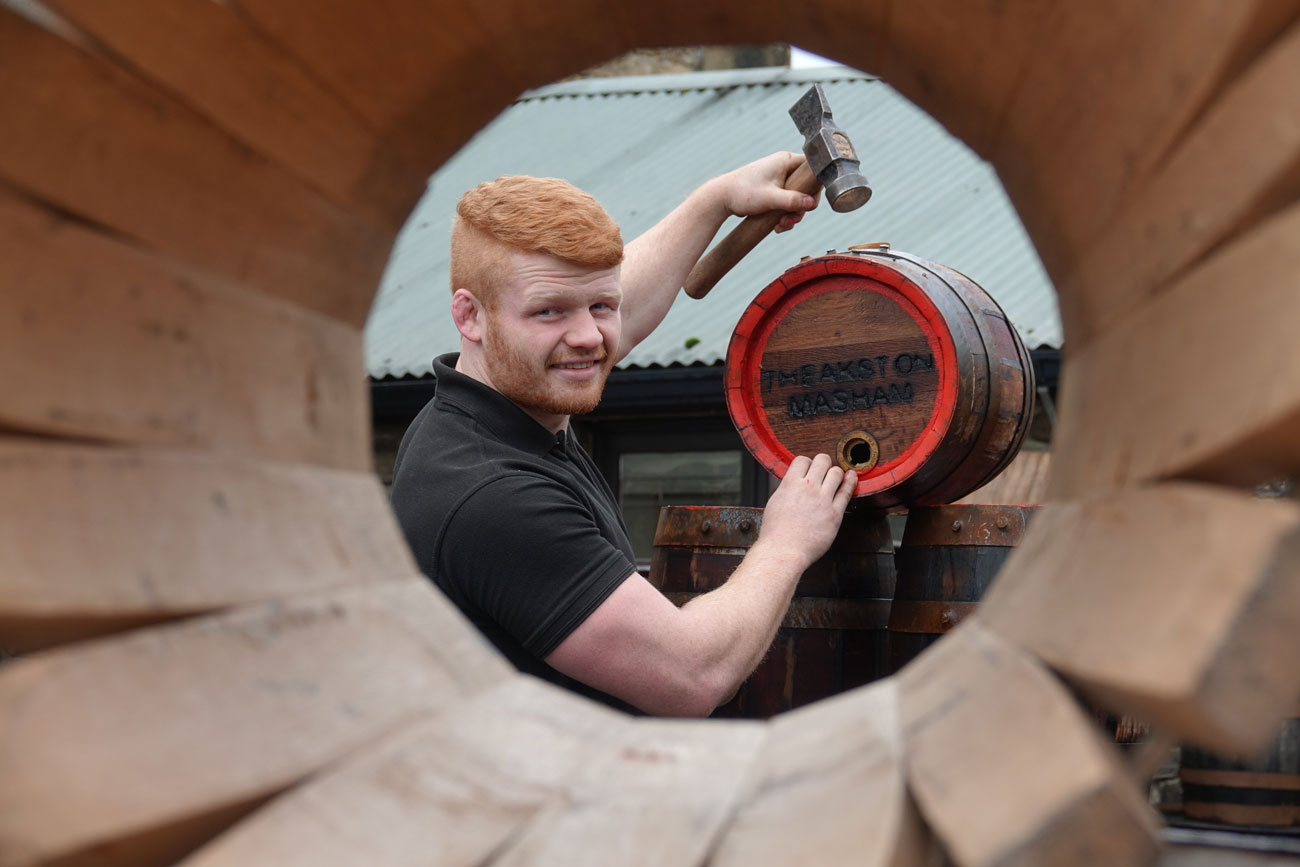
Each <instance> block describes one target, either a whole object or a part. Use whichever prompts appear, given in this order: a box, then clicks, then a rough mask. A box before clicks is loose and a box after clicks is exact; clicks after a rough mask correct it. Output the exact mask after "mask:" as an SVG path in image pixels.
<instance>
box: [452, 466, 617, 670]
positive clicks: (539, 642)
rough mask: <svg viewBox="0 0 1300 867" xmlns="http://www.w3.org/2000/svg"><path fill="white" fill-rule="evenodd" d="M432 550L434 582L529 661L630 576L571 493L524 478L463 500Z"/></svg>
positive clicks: (502, 481) (544, 652) (545, 652)
mask: <svg viewBox="0 0 1300 867" xmlns="http://www.w3.org/2000/svg"><path fill="white" fill-rule="evenodd" d="M441 551H442V554H441V557H440V558H439V559H440V560H441V563H440V565H441V568H442V570H443V575H442V578H443V580H444V581H446V582H449V583H451V584H453V585H454V586H455V587H456V589H457V591H458V592H459V593H460V594H462V595H463V597H464V598H465V599H467V600H468V601H470V602H471V603H472V604H473V605H474V606H476V607H477V608H478V609H479V610H480V611H482V612H483V614H484V615H486V616H487V617H489V618H490V619H492V620H494V621H495V622H496V623H497V624H498V625H500V626H501V627H502V628H503V629H505V630H506V631H507V632H509V633H510V634H511V635H512V636H513V637H514V638H515V639H516V640H517V641H519V642H520V644H522V645H523V646H524V648H525V649H526V650H527V651H528V652H529V653H532V654H533V655H535V656H536V657H538V658H539V659H541V658H544V657H546V656H547V655H548V654H550V652H551V651H552V650H554V649H555V648H556V647H558V646H559V645H560V643H561V642H562V641H564V639H565V638H567V637H568V636H569V634H570V633H571V632H573V630H575V629H577V628H578V626H579V625H580V624H581V623H582V622H583V621H584V620H586V619H587V617H588V616H589V615H590V614H591V612H593V611H595V610H596V608H597V607H599V605H600V604H601V603H602V602H604V601H605V599H606V598H608V597H609V595H610V594H611V593H613V592H614V590H615V588H617V587H618V586H619V585H620V584H621V583H622V582H623V581H624V580H625V579H626V578H627V577H628V576H629V575H631V574H632V572H634V571H635V568H636V567H635V566H634V565H633V564H632V563H631V562H629V561H628V559H627V556H626V555H625V554H624V553H623V552H622V551H620V550H619V549H618V548H617V547H616V546H615V545H614V544H612V543H611V542H610V541H609V540H608V539H606V538H605V537H604V536H603V535H602V534H601V531H600V527H599V525H598V524H597V523H596V518H595V516H594V515H593V514H592V510H591V508H590V507H589V506H588V505H587V504H586V502H585V501H584V500H583V498H582V496H581V495H580V494H579V493H577V492H576V491H573V490H571V489H569V488H568V487H566V486H565V485H563V484H561V483H560V482H558V481H555V480H553V479H548V478H545V477H541V476H534V475H530V474H527V473H518V474H514V475H510V476H505V477H501V478H498V479H494V480H492V481H490V482H487V483H486V484H484V485H483V486H481V487H479V488H477V489H475V490H474V491H473V492H472V493H471V494H469V496H467V497H466V499H465V500H464V501H463V502H462V503H461V505H460V506H459V507H458V508H457V509H456V511H455V512H454V513H453V514H452V516H451V517H450V518H449V519H448V523H447V527H446V530H445V535H444V537H443V541H442V545H441Z"/></svg>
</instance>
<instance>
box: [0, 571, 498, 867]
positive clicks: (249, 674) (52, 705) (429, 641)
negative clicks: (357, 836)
mask: <svg viewBox="0 0 1300 867" xmlns="http://www.w3.org/2000/svg"><path fill="white" fill-rule="evenodd" d="M512 671H513V669H512V668H511V667H510V666H509V665H508V664H507V663H506V662H505V661H504V660H503V659H502V658H501V657H499V656H498V655H497V654H496V653H495V651H493V650H491V649H490V648H489V647H488V645H487V643H486V641H485V640H484V639H483V638H482V637H481V636H480V635H479V634H478V633H477V632H475V631H474V630H473V629H472V627H470V626H469V624H468V623H466V622H465V621H464V620H463V618H461V617H459V616H458V615H456V614H455V613H454V612H453V611H452V610H451V609H450V607H449V605H448V603H447V602H446V601H445V600H444V599H442V598H441V597H440V596H438V595H437V594H436V593H435V591H434V590H433V589H432V588H431V587H430V586H429V584H428V582H427V580H426V579H424V578H423V577H418V576H417V577H414V578H410V579H408V580H406V581H401V582H392V583H383V584H378V585H376V586H374V587H369V588H363V589H354V590H345V591H336V592H332V593H327V594H319V595H316V596H313V597H299V598H296V599H292V600H282V601H277V602H273V603H262V604H258V605H253V606H248V607H246V608H243V609H239V610H236V611H233V612H231V613H228V614H222V615H218V616H212V617H205V618H198V619H195V620H192V621H188V622H184V623H180V624H175V625H169V626H162V627H155V628H152V629H143V630H139V631H137V632H135V633H132V634H129V635H126V636H124V637H119V638H110V639H104V640H102V641H99V642H95V643H91V644H86V645H74V646H72V647H70V648H67V649H62V650H56V651H51V652H47V653H42V654H36V655H33V656H30V657H26V658H22V659H19V660H16V661H11V662H8V663H6V664H5V665H4V666H3V667H0V730H3V731H4V732H5V737H4V739H3V742H2V743H0V765H2V766H3V767H4V768H5V785H4V786H3V787H0V839H2V840H4V841H5V846H4V859H3V860H4V863H6V864H13V865H27V864H41V863H46V862H48V861H54V860H56V859H61V858H66V859H69V860H70V861H72V860H73V859H77V858H80V859H83V860H85V861H87V862H93V863H96V864H131V865H147V864H164V863H171V862H172V861H173V860H174V859H175V858H176V857H177V856H178V855H181V854H183V853H184V852H185V851H186V849H187V848H192V847H193V846H195V845H197V844H199V843H201V842H203V839H204V838H205V836H211V835H212V834H214V833H216V832H217V831H218V830H220V827H221V825H222V824H223V823H224V824H229V823H230V822H233V821H234V820H235V819H236V818H237V817H238V815H239V814H240V813H241V812H246V811H247V810H249V809H251V808H253V807H254V806H256V805H257V804H259V803H260V802H262V801H263V800H265V799H266V798H267V797H269V796H271V795H274V794H275V793H277V792H279V791H282V790H283V789H285V788H286V787H288V786H291V785H293V784H295V783H297V782H299V781H300V780H302V779H304V778H305V777H307V776H308V775H310V774H312V773H314V772H316V771H317V770H320V769H321V768H323V767H325V766H326V765H327V764H329V763H330V762H333V761H335V760H338V759H340V758H341V757H343V756H345V755H347V754H348V753H349V752H351V751H353V750H356V749H358V748H359V747H362V746H364V745H365V744H366V743H367V742H369V741H371V740H373V739H375V738H377V737H379V736H381V735H383V734H384V733H385V732H387V731H389V730H392V729H394V728H395V727H397V726H399V725H401V724H403V723H406V722H409V721H410V720H411V719H413V718H414V717H417V716H419V715H422V714H432V713H437V712H438V711H439V710H441V709H442V708H444V706H449V705H454V704H455V703H457V702H459V701H461V700H463V698H464V697H465V696H467V695H469V694H472V693H474V692H477V691H481V690H484V689H486V688H488V687H490V686H492V685H493V684H495V683H498V682H500V681H502V680H505V679H507V678H508V677H510V676H512ZM178 827H180V828H181V832H180V833H177V832H176V829H177V828H178Z"/></svg>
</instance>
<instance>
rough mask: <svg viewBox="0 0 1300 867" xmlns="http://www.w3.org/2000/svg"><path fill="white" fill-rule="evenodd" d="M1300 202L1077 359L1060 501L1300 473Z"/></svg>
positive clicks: (1068, 394) (1057, 488)
mask: <svg viewBox="0 0 1300 867" xmlns="http://www.w3.org/2000/svg"><path fill="white" fill-rule="evenodd" d="M1297 233H1300V206H1298V205H1293V206H1291V207H1290V208H1289V209H1288V210H1286V211H1284V212H1282V213H1280V214H1278V215H1277V216H1275V217H1273V218H1271V219H1270V220H1268V221H1266V222H1265V223H1263V224H1261V225H1260V226H1258V227H1257V228H1255V229H1254V230H1253V231H1251V232H1250V233H1249V234H1248V235H1246V236H1244V237H1242V238H1240V239H1238V240H1236V241H1234V242H1233V243H1232V244H1230V245H1228V246H1226V247H1225V248H1223V249H1222V250H1221V251H1219V252H1218V253H1216V254H1215V255H1214V256H1213V257H1212V258H1210V259H1209V260H1207V261H1206V262H1204V263H1202V264H1201V265H1199V266H1198V267H1197V268H1196V269H1195V270H1193V271H1191V272H1190V273H1188V274H1187V275H1185V276H1184V277H1183V278H1182V279H1180V280H1179V281H1178V283H1177V285H1175V286H1172V287H1170V288H1169V289H1168V290H1167V291H1165V292H1163V293H1161V294H1160V295H1158V296H1157V297H1155V298H1152V299H1150V300H1148V301H1147V302H1145V303H1144V304H1142V305H1141V306H1140V307H1139V308H1138V309H1136V310H1134V311H1133V312H1132V313H1131V314H1130V315H1128V316H1126V317H1125V318H1124V320H1123V321H1122V322H1119V323H1117V324H1116V325H1115V326H1114V327H1113V328H1111V329H1109V330H1108V331H1107V332H1106V333H1105V334H1104V335H1103V336H1101V337H1099V338H1098V339H1097V340H1095V341H1094V342H1093V343H1092V344H1091V345H1089V346H1087V347H1085V349H1084V350H1083V351H1082V352H1080V353H1079V354H1077V355H1072V356H1071V357H1070V361H1069V374H1068V376H1066V377H1065V378H1064V379H1063V382H1062V390H1061V398H1060V403H1059V423H1058V425H1057V429H1056V441H1055V443H1054V457H1053V462H1052V481H1051V485H1050V487H1049V492H1048V493H1049V496H1050V497H1051V498H1052V499H1072V498H1077V497H1081V496H1085V495H1086V494H1088V493H1089V492H1093V491H1103V490H1109V489H1115V488H1120V487H1125V486H1131V485H1134V484H1138V483H1141V482H1143V481H1148V480H1152V479H1159V478H1166V477H1181V478H1196V479H1204V480H1207V481H1215V482H1221V483H1228V484H1234V485H1241V486H1254V485H1256V484H1259V483H1261V482H1265V481H1268V480H1271V479H1273V478H1274V477H1277V476H1285V475H1293V474H1295V473H1296V472H1297V471H1300V341H1298V340H1296V337H1295V323H1296V322H1297V321H1300V244H1297V243H1296V241H1295V239H1296V237H1297Z"/></svg>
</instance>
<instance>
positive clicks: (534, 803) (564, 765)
mask: <svg viewBox="0 0 1300 867" xmlns="http://www.w3.org/2000/svg"><path fill="white" fill-rule="evenodd" d="M630 722H631V720H630V718H629V717H626V716H625V715H623V714H619V713H617V712H615V711H612V710H610V709H608V708H605V707H603V706H601V705H597V704H595V703H593V702H589V701H585V700H583V699H581V698H579V697H577V696H574V695H573V694H572V693H568V692H566V691H564V690H562V689H560V688H558V687H552V686H550V685H549V684H545V683H543V682H541V681H538V680H535V679H533V678H528V677H517V678H511V679H510V680H507V681H505V682H503V683H502V684H500V685H499V686H496V687H493V688H492V689H489V690H487V691H485V692H483V693H480V694H478V695H475V696H473V697H472V698H469V699H468V700H466V701H464V702H462V703H460V704H457V705H455V706H453V707H450V708H448V709H447V710H446V711H445V712H443V713H441V714H439V715H438V716H436V717H432V718H428V719H421V720H418V721H416V722H414V723H412V724H410V725H409V726H406V727H404V728H402V729H400V730H398V731H396V732H394V733H393V734H392V735H390V736H388V737H385V738H384V739H383V740H382V741H380V742H379V743H376V744H375V745H374V746H373V747H370V748H368V749H366V750H365V751H364V752H361V753H359V754H358V755H356V756H355V757H352V758H349V759H348V760H347V761H345V762H341V763H340V764H339V765H338V766H337V767H335V768H331V769H330V770H327V771H325V772H324V773H321V774H319V775H318V776H317V777H315V778H314V779H312V780H310V781H308V782H305V783H303V784H302V785H301V786H299V787H297V788H295V789H293V790H292V791H289V792H286V793H285V794H284V795H282V796H280V797H279V798H278V799H276V800H275V801H273V802H271V803H270V804H268V805H267V806H266V807H265V808H264V809H262V810H260V811H259V812H257V813H255V814H254V815H252V816H250V817H249V818H247V819H246V820H244V821H243V822H241V823H240V824H238V825H237V826H235V827H234V828H232V829H230V830H229V831H228V832H227V833H225V834H223V835H222V836H220V837H218V838H217V839H215V840H213V841H212V842H211V843H209V844H208V845H207V846H205V847H204V848H202V849H201V850H199V851H198V852H196V853H195V854H194V855H193V856H192V857H190V858H189V859H187V860H186V861H185V862H184V863H185V865H186V867H218V865H227V864H229V865H246V864H251V863H254V862H258V861H273V862H274V863H276V864H282V865H292V864H302V865H322V867H325V865H340V867H346V865H355V864H385V865H393V867H400V865H405V864H409V865H465V864H484V863H491V862H492V859H493V858H494V856H495V855H497V854H499V853H500V852H502V851H503V850H505V849H507V848H508V847H509V846H510V845H511V840H512V839H513V838H515V837H517V836H518V835H519V834H520V833H522V831H523V829H524V827H525V826H526V825H527V824H528V823H529V822H531V821H532V820H533V819H535V818H536V817H537V816H538V814H539V812H540V811H541V810H542V809H543V808H545V807H547V806H548V805H551V804H559V805H563V804H565V803H566V802H567V801H566V799H567V798H568V793H569V791H570V789H571V788H572V785H573V780H575V779H576V778H577V776H578V773H579V768H580V766H581V765H582V764H584V763H586V762H591V761H595V760H596V759H597V757H598V756H600V755H601V754H603V753H604V752H607V751H608V750H610V749H611V748H612V747H611V744H612V742H613V740H614V739H615V737H616V733H617V732H619V731H622V730H624V729H626V728H627V726H628V725H629V724H630Z"/></svg>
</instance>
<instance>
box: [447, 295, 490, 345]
mask: <svg viewBox="0 0 1300 867" xmlns="http://www.w3.org/2000/svg"><path fill="white" fill-rule="evenodd" d="M483 318H484V312H483V305H482V303H481V302H480V301H479V300H478V299H477V298H475V297H474V294H473V293H472V292H470V291H469V290H468V289H457V290H456V292H455V293H454V294H453V295H452V296H451V319H452V321H453V322H455V323H456V330H457V331H459V332H460V335H461V337H464V338H465V339H466V340H469V341H471V342H473V343H482V342H483V328H484V321H483Z"/></svg>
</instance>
